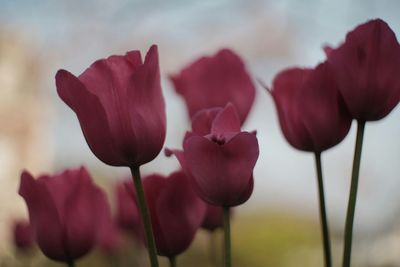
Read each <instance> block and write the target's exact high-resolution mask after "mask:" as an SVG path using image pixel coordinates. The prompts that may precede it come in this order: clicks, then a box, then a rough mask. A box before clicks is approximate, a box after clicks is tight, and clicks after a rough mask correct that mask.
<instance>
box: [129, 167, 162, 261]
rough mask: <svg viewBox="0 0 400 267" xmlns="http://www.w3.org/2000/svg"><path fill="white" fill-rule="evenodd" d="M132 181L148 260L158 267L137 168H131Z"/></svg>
mask: <svg viewBox="0 0 400 267" xmlns="http://www.w3.org/2000/svg"><path fill="white" fill-rule="evenodd" d="M130 169H131V173H132V179H133V182H134V184H135V188H136V195H137V200H138V206H139V211H140V216H141V218H142V222H143V227H144V231H145V236H146V242H147V249H148V252H149V258H150V263H151V267H158V259H157V251H156V243H155V241H154V235H153V230H152V226H151V219H150V214H149V208H148V207H147V202H146V198H145V195H144V190H143V185H142V179H141V177H140V169H139V167H131V168H130Z"/></svg>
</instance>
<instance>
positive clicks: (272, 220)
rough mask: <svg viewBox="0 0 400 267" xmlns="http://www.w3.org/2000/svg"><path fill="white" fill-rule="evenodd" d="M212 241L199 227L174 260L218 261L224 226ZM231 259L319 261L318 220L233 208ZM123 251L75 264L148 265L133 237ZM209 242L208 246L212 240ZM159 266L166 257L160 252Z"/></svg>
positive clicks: (241, 265)
mask: <svg viewBox="0 0 400 267" xmlns="http://www.w3.org/2000/svg"><path fill="white" fill-rule="evenodd" d="M214 234H215V236H214V243H212V242H211V241H212V238H211V235H210V233H208V232H206V231H203V230H201V231H199V233H198V234H197V236H196V239H195V241H194V242H193V244H192V246H191V247H190V248H189V249H188V251H186V252H185V253H184V254H183V255H181V256H179V257H178V259H177V260H178V266H181V267H183V266H185V267H197V266H199V267H200V266H201V267H213V266H222V237H223V236H222V230H218V231H216V232H215V233H214ZM232 241H233V255H234V259H233V263H234V266H236V267H268V266H272V267H291V266H293V267H294V266H296V267H298V266H322V251H321V248H320V231H319V225H318V220H312V221H310V219H308V218H305V217H300V216H294V215H289V214H286V213H282V212H272V211H265V212H264V213H257V214H252V215H247V214H246V215H245V214H243V215H242V214H240V213H237V214H235V216H234V218H233V222H232ZM125 243H126V244H125V246H124V247H123V248H121V251H119V252H118V253H116V254H114V255H106V254H104V253H102V252H100V251H94V252H92V253H91V254H90V255H88V256H86V257H85V258H83V259H82V260H79V261H78V262H77V263H76V265H77V267H91V266H96V267H109V266H113V267H135V266H138V267H140V266H143V267H145V266H148V263H147V254H146V251H145V250H143V249H140V246H138V245H137V244H136V245H135V244H134V242H133V241H132V240H131V241H129V242H125ZM211 244H213V246H211V247H210V245H211ZM160 263H161V266H162V267H164V266H165V267H166V266H168V261H167V260H166V259H164V258H160ZM1 266H4V267H6V266H15V267H18V266H21V267H22V266H24V267H35V266H42V267H57V266H64V265H63V264H59V263H55V262H52V261H50V260H48V259H46V258H45V257H44V256H43V255H42V254H41V252H40V251H34V252H30V253H27V254H25V255H22V254H21V253H19V254H18V255H16V257H14V259H11V258H9V259H7V260H5V261H3V263H2V265H1Z"/></svg>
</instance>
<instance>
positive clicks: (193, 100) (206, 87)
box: [170, 49, 256, 122]
mask: <svg viewBox="0 0 400 267" xmlns="http://www.w3.org/2000/svg"><path fill="white" fill-rule="evenodd" d="M170 79H171V81H172V82H173V84H174V87H175V90H176V92H177V93H178V94H180V95H182V97H183V98H184V99H185V102H186V106H187V109H188V111H189V115H190V117H193V116H194V114H196V113H197V112H198V111H199V110H202V109H207V108H213V107H225V105H226V104H228V103H229V102H231V103H233V105H234V106H235V107H236V108H237V111H238V114H239V117H240V120H241V122H244V121H245V119H246V117H247V115H248V113H249V111H250V109H251V107H252V105H253V102H254V99H255V93H256V90H255V86H254V84H253V81H252V79H251V77H250V75H249V73H248V72H247V70H246V67H245V65H244V63H243V61H242V59H241V58H240V57H239V56H238V55H237V54H235V53H234V52H233V51H232V50H229V49H222V50H220V51H219V52H218V53H217V54H215V55H213V56H210V57H207V56H206V57H201V58H199V59H198V60H196V61H195V62H193V63H192V64H189V65H188V66H187V67H185V68H184V69H183V70H181V72H180V73H179V74H177V75H172V76H171V77H170Z"/></svg>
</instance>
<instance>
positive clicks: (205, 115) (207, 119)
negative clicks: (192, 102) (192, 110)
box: [192, 108, 223, 136]
mask: <svg viewBox="0 0 400 267" xmlns="http://www.w3.org/2000/svg"><path fill="white" fill-rule="evenodd" d="M222 110H223V109H222V108H210V109H202V110H200V111H199V112H197V113H196V114H195V115H194V116H193V117H192V131H193V133H195V134H197V135H203V136H204V135H207V134H209V133H211V127H212V123H213V121H214V119H215V116H217V114H218V113H219V112H220V111H222Z"/></svg>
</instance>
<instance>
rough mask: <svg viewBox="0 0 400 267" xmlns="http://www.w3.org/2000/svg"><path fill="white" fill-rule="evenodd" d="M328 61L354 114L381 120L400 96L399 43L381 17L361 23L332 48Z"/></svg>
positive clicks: (359, 117) (354, 116)
mask: <svg viewBox="0 0 400 267" xmlns="http://www.w3.org/2000/svg"><path fill="white" fill-rule="evenodd" d="M328 62H329V64H330V65H331V68H332V70H333V72H334V74H335V78H336V80H337V83H338V85H339V90H340V93H341V94H342V95H343V98H344V101H345V103H346V106H347V108H348V110H349V111H350V113H351V115H352V117H353V118H354V119H356V120H360V121H374V120H380V119H382V118H383V117H385V116H386V115H388V114H389V113H390V111H391V110H392V109H393V108H394V107H395V106H396V105H397V104H398V103H399V100H400V79H399V69H400V45H399V43H398V41H397V39H396V35H395V34H394V32H393V31H392V30H391V29H390V27H389V26H388V25H387V24H386V22H384V21H383V20H380V19H375V20H370V21H368V22H366V23H364V24H361V25H359V26H358V27H356V28H355V29H354V30H353V31H351V32H349V33H348V34H347V36H346V40H345V42H344V43H343V44H342V45H340V46H339V47H338V48H336V49H333V50H332V51H331V52H330V53H329V56H328Z"/></svg>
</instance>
